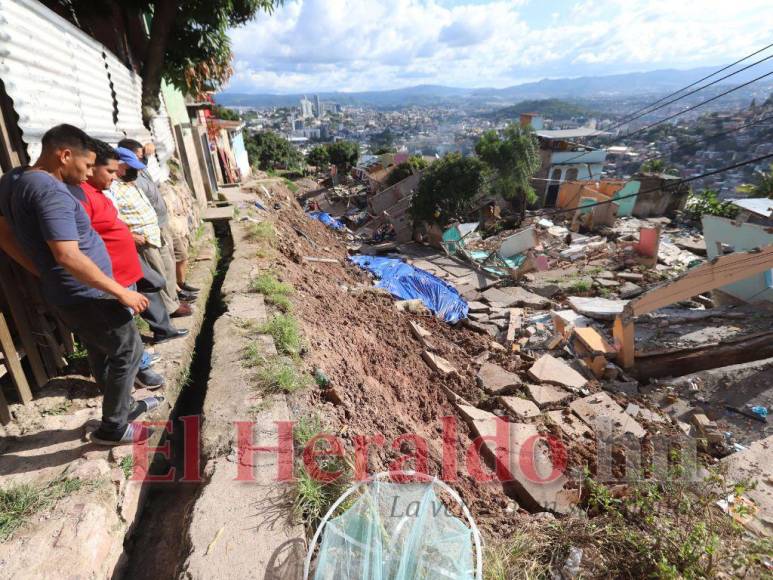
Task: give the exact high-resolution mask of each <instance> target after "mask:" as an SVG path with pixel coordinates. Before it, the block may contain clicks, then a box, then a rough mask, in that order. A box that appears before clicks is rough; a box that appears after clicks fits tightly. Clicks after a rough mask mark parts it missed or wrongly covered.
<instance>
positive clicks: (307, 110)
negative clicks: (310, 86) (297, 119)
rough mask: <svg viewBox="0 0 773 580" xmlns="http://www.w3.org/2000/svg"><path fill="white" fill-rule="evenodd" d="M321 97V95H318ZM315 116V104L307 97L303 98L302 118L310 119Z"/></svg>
mask: <svg viewBox="0 0 773 580" xmlns="http://www.w3.org/2000/svg"><path fill="white" fill-rule="evenodd" d="M317 99H319V97H317ZM313 116H314V105H312V103H311V101H310V100H309V99H307V98H306V97H303V98H302V99H301V119H308V118H310V117H313Z"/></svg>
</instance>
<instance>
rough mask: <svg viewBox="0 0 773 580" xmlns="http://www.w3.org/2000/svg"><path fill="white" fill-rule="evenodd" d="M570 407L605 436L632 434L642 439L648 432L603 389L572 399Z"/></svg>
mask: <svg viewBox="0 0 773 580" xmlns="http://www.w3.org/2000/svg"><path fill="white" fill-rule="evenodd" d="M569 408H570V409H571V410H572V411H573V412H574V413H575V415H577V416H578V417H580V419H582V420H583V421H585V423H587V424H588V425H589V426H590V427H591V428H593V429H595V430H596V431H597V432H599V433H602V434H604V435H605V436H612V437H623V436H626V435H632V436H634V437H636V438H637V439H641V438H642V437H644V436H645V435H646V434H647V432H646V431H645V430H644V429H643V428H642V426H641V425H639V423H638V422H637V421H636V420H635V419H634V418H633V417H631V416H630V415H628V414H626V412H625V411H623V409H622V407H620V405H618V404H617V403H616V402H615V401H614V400H612V397H610V396H609V395H608V394H607V393H605V392H603V391H602V392H600V393H596V394H594V395H588V396H587V397H583V398H582V399H577V400H575V401H572V402H571V403H570V404H569Z"/></svg>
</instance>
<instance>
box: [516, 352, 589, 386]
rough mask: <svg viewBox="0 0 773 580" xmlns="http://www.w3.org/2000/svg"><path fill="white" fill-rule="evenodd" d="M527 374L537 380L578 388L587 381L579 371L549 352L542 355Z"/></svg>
mask: <svg viewBox="0 0 773 580" xmlns="http://www.w3.org/2000/svg"><path fill="white" fill-rule="evenodd" d="M529 375H530V376H531V377H532V378H534V379H535V380H537V381H541V382H544V383H552V384H554V385H560V386H562V387H567V388H569V389H574V390H578V389H581V388H582V387H584V386H585V384H586V383H587V382H588V381H586V380H585V377H583V376H582V375H581V374H580V373H578V372H577V371H576V370H574V369H573V368H572V367H570V366H569V365H568V364H566V363H565V362H564V361H562V360H560V359H557V358H555V357H553V356H551V355H549V354H544V355H542V356H541V357H540V358H539V359H538V360H537V361H536V362H535V363H534V364H533V365H532V367H531V368H530V369H529Z"/></svg>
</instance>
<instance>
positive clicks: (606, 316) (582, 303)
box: [568, 296, 627, 320]
mask: <svg viewBox="0 0 773 580" xmlns="http://www.w3.org/2000/svg"><path fill="white" fill-rule="evenodd" d="M568 300H569V306H571V307H572V308H573V309H574V310H575V311H577V312H579V313H580V314H584V315H585V316H589V317H590V318H595V319H596V320H614V319H615V317H616V316H617V315H619V314H622V313H623V308H624V307H625V305H626V304H627V302H626V301H625V300H609V299H607V298H585V297H583V296H570V297H569V299H568Z"/></svg>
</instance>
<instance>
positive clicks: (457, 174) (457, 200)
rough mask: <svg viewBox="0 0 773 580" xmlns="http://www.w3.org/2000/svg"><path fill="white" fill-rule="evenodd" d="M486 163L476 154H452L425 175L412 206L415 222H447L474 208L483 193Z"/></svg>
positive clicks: (434, 164)
mask: <svg viewBox="0 0 773 580" xmlns="http://www.w3.org/2000/svg"><path fill="white" fill-rule="evenodd" d="M485 173H486V166H485V165H484V164H483V162H482V161H481V160H480V159H477V158H475V157H462V156H461V154H459V153H449V154H448V155H446V156H444V157H442V158H441V159H439V160H438V161H436V162H434V163H433V164H432V165H430V166H429V167H428V168H427V169H426V170H425V171H424V173H423V174H422V176H421V180H420V181H419V186H418V188H417V191H416V194H415V195H414V197H413V203H412V205H411V215H412V216H413V218H414V220H416V221H427V222H437V223H441V224H445V223H447V222H448V221H449V220H450V219H452V218H457V217H462V216H463V215H464V214H466V213H467V212H469V211H470V210H472V209H474V207H475V200H476V199H477V198H478V196H479V195H480V194H481V193H482V192H483V190H484V185H485V177H484V176H485Z"/></svg>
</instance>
